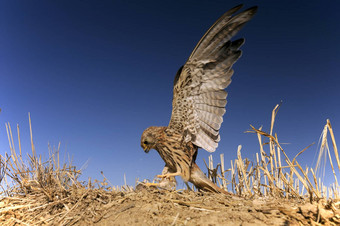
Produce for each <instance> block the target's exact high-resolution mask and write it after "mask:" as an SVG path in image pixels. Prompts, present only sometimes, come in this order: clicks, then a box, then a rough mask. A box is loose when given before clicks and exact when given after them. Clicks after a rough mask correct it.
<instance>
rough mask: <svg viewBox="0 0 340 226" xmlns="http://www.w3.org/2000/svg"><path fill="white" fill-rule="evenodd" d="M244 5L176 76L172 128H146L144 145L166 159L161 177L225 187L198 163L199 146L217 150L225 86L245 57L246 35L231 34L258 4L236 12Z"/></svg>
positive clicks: (218, 24) (219, 23) (214, 28)
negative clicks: (216, 181)
mask: <svg viewBox="0 0 340 226" xmlns="http://www.w3.org/2000/svg"><path fill="white" fill-rule="evenodd" d="M241 7H242V5H239V6H236V7H234V8H232V9H230V10H229V11H227V12H226V13H224V14H223V15H222V16H221V17H220V18H219V19H218V20H217V21H216V22H215V23H214V24H213V25H212V26H211V27H210V28H209V29H208V31H207V32H206V33H205V34H204V36H203V37H202V38H201V40H200V41H199V42H198V44H197V45H196V47H195V48H194V50H193V51H192V53H191V55H190V57H189V58H188V60H187V61H186V63H185V64H184V65H183V66H182V67H181V68H180V69H179V70H178V72H177V74H176V76H175V79H174V88H173V100H172V113H171V119H170V123H169V125H168V126H167V127H154V126H152V127H149V128H147V129H146V130H144V132H143V134H142V138H141V146H142V148H143V149H144V151H145V152H146V153H148V152H149V151H150V150H151V149H155V150H156V151H157V152H158V153H159V154H160V156H161V157H162V159H163V160H164V162H165V167H164V170H163V174H162V175H158V177H160V178H172V177H175V176H181V177H182V179H183V180H184V182H186V183H187V182H191V183H193V184H194V185H195V186H196V187H197V188H198V189H202V190H206V191H211V192H225V191H224V190H223V189H221V188H219V187H217V186H216V185H215V184H214V183H213V182H212V181H210V180H209V179H208V178H207V177H206V176H205V175H204V173H203V172H202V171H201V170H200V168H199V167H198V166H197V165H196V163H195V160H196V157H197V150H198V148H203V149H205V150H207V151H208V152H214V151H215V149H216V148H217V146H218V142H219V141H220V134H219V130H220V128H221V124H222V121H223V115H224V113H225V106H226V104H227V100H226V97H227V92H226V91H225V89H226V88H227V86H228V85H229V84H230V82H231V76H232V75H233V73H234V71H233V69H232V66H233V64H234V63H235V62H236V61H237V60H238V59H239V58H240V56H241V50H240V49H239V48H240V47H241V46H242V44H243V43H244V39H243V38H242V39H238V40H235V41H231V40H230V39H231V38H232V37H233V36H234V35H235V34H236V33H237V32H238V31H239V30H240V29H241V28H242V27H243V26H244V25H245V24H246V23H247V22H248V21H249V20H250V19H251V18H252V17H253V16H254V15H255V13H256V11H257V7H252V8H249V9H247V10H245V11H243V12H241V13H238V14H236V15H233V14H235V13H236V12H237V11H239V10H240V9H241Z"/></svg>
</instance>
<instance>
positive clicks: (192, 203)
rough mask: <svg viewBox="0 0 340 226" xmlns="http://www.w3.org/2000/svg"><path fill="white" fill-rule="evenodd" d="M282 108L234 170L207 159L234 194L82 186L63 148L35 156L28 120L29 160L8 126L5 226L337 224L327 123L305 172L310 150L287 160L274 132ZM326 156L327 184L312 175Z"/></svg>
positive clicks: (339, 214) (1, 172)
mask: <svg viewBox="0 0 340 226" xmlns="http://www.w3.org/2000/svg"><path fill="white" fill-rule="evenodd" d="M278 109H279V105H277V106H276V107H275V108H274V110H273V112H272V118H271V127H270V131H269V132H264V131H262V128H258V129H256V128H254V127H253V126H251V130H250V131H248V132H250V133H254V134H255V135H256V136H257V138H258V141H259V147H260V153H258V154H256V159H254V160H253V161H250V160H249V159H243V158H242V155H241V146H239V148H238V151H237V159H235V160H234V161H231V163H230V167H229V168H228V166H227V164H226V163H225V161H224V156H223V154H221V155H220V163H219V164H217V165H216V166H215V167H214V164H213V158H212V156H211V157H209V161H208V164H206V165H207V169H208V176H209V177H210V179H211V180H213V181H214V182H215V183H216V184H217V185H219V186H220V187H222V188H224V189H225V190H228V191H229V192H231V193H233V194H232V195H229V196H226V195H223V194H212V193H206V192H198V191H189V190H183V189H181V190H165V189H161V188H154V187H146V186H144V183H143V182H138V185H137V186H136V187H135V188H133V187H131V186H127V185H125V186H122V187H115V186H109V185H108V183H107V180H106V178H105V176H104V179H103V181H101V182H99V181H93V182H92V181H91V180H89V181H79V176H80V174H81V172H80V170H78V169H77V168H76V167H75V166H73V164H72V162H71V161H69V162H68V163H63V164H61V163H60V162H61V160H60V156H59V148H60V145H59V147H58V148H56V149H55V150H54V149H53V148H51V147H49V158H48V159H47V160H43V159H42V157H41V156H40V155H37V154H36V152H35V147H34V143H33V135H32V127H31V121H30V119H29V123H30V136H31V149H32V151H31V153H30V154H26V155H23V153H22V150H21V143H20V131H19V126H17V133H16V134H14V133H13V132H12V128H11V126H10V124H9V123H6V130H7V135H8V141H9V147H10V151H11V153H8V154H5V155H4V156H1V161H0V180H1V188H2V191H1V194H0V195H1V196H0V224H2V225H84V224H85V225H92V224H98V225H142V224H143V225H261V224H262V225H263V224H267V225H269V224H270V225H309V224H311V225H319V224H325V225H339V224H340V210H339V209H340V199H339V194H340V193H339V186H338V182H337V176H336V175H337V173H338V172H339V171H340V161H339V154H338V150H337V146H336V142H335V138H334V132H333V129H332V127H331V123H330V121H329V120H327V123H326V125H325V127H324V130H323V131H322V139H321V145H320V152H319V159H318V162H317V167H316V168H315V169H313V168H310V167H306V168H303V167H301V165H300V164H299V162H298V158H299V156H300V155H303V152H304V151H305V150H306V149H308V147H306V148H305V149H304V150H302V151H300V152H298V151H297V154H296V156H295V157H294V158H293V159H289V158H288V156H287V155H286V153H285V151H284V149H283V148H282V147H281V145H280V142H279V140H278V137H277V135H276V134H275V133H274V122H275V116H276V114H277V111H278ZM14 136H17V138H16V137H14ZM329 138H330V142H328V140H327V139H329ZM16 139H17V140H18V147H17V149H16V147H15V145H14V144H15V142H14V140H16ZM328 143H331V146H329V145H328ZM325 155H326V156H328V157H329V162H330V164H331V168H332V170H333V172H332V173H333V175H334V184H333V185H332V186H330V187H327V186H324V185H323V183H322V181H323V180H322V178H318V177H317V176H316V172H315V171H316V170H318V169H319V168H320V162H321V161H322V159H321V158H322V156H325ZM25 156H26V157H25ZM331 156H335V160H333V159H332V157H331ZM338 170H339V171H338Z"/></svg>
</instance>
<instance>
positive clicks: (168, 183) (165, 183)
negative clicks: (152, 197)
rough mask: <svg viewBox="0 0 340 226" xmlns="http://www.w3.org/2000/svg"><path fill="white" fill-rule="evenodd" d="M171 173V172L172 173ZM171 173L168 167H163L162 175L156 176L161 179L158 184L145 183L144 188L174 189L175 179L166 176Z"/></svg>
mask: <svg viewBox="0 0 340 226" xmlns="http://www.w3.org/2000/svg"><path fill="white" fill-rule="evenodd" d="M172 172H173V171H172ZM169 174H172V173H171V170H170V169H169V167H167V166H165V167H164V169H163V170H162V175H157V177H158V178H162V179H161V180H160V182H159V183H145V185H146V186H149V187H150V186H155V187H162V188H166V187H169V188H174V187H176V184H177V182H176V179H175V177H173V176H168V175H169Z"/></svg>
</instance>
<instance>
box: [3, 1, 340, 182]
mask: <svg viewBox="0 0 340 226" xmlns="http://www.w3.org/2000/svg"><path fill="white" fill-rule="evenodd" d="M239 3H241V2H240V1H234V0H232V1H230V0H229V1H143V2H141V1H135V2H133V1H34V0H32V1H16V0H3V1H1V2H0V108H1V109H2V111H1V113H0V154H2V155H3V154H4V153H5V152H9V147H8V141H7V135H6V130H5V122H10V123H11V125H12V127H15V126H16V124H17V123H19V125H20V126H21V137H22V142H23V148H24V151H25V152H28V151H30V146H29V128H28V116H27V113H28V112H30V113H31V117H32V125H33V135H34V141H35V145H36V149H37V151H38V152H39V153H41V154H43V155H44V156H45V157H48V152H47V144H48V142H50V143H51V145H52V146H53V145H55V146H57V145H58V142H59V141H60V142H61V151H62V153H64V152H65V151H66V152H67V153H69V154H70V155H71V156H73V157H74V163H75V164H76V165H77V166H79V167H81V166H82V165H83V164H84V163H85V162H86V161H87V160H89V165H88V167H87V168H86V169H85V171H84V172H83V173H84V178H85V179H86V178H87V177H92V178H98V179H100V178H101V175H100V171H104V174H105V175H106V177H107V178H108V179H109V180H110V181H111V183H112V184H114V185H122V184H123V183H124V182H123V174H124V173H126V177H127V182H128V184H131V185H134V182H135V179H136V178H140V179H144V178H148V179H152V178H153V176H154V175H156V174H158V173H160V172H161V170H162V168H163V166H164V163H163V161H162V160H161V158H160V157H159V155H158V154H157V153H156V152H155V151H151V152H150V153H149V154H145V153H144V152H143V150H142V148H141V147H140V136H141V133H142V132H143V130H144V129H145V128H147V127H148V126H151V125H159V126H162V125H167V124H168V122H169V119H170V112H171V99H172V84H173V78H174V75H175V73H176V72H177V69H178V68H179V67H180V66H181V65H182V64H184V63H185V61H186V59H187V57H188V56H189V54H190V53H191V51H192V49H193V48H194V46H195V45H196V43H197V41H198V40H199V39H200V38H201V36H202V35H203V34H204V32H205V31H206V30H207V29H208V28H209V27H210V25H211V24H212V23H213V22H214V21H215V20H216V19H217V18H218V17H219V16H221V15H222V14H223V13H224V12H225V11H226V10H228V9H230V8H231V7H233V6H235V5H238V4H239ZM243 3H244V4H245V7H246V8H247V7H251V6H253V5H258V6H259V10H258V13H257V15H256V16H255V17H254V19H253V20H252V21H251V22H249V23H248V24H247V25H246V26H245V27H244V28H243V30H242V31H241V32H240V33H239V34H238V36H237V37H245V38H246V43H245V45H244V46H243V47H242V49H243V56H242V58H241V59H240V60H239V61H238V62H237V63H236V64H235V66H234V70H235V74H234V76H233V82H232V83H231V85H230V86H229V87H228V89H227V91H228V93H229V95H228V104H227V113H226V114H225V116H224V123H223V124H222V128H221V142H220V144H219V148H218V149H217V151H216V152H215V154H214V159H215V161H217V159H219V154H220V153H225V156H226V160H227V165H228V167H229V162H230V159H235V158H236V150H237V146H238V145H239V144H241V145H243V149H242V153H243V156H244V157H248V158H250V159H253V158H254V156H255V153H256V152H258V151H259V147H258V143H257V138H256V136H255V135H253V134H246V133H244V131H246V130H248V129H249V128H250V126H249V124H252V125H254V126H255V127H259V126H261V125H263V126H264V130H266V131H268V130H269V126H270V115H271V110H272V109H273V107H274V106H275V105H276V104H277V103H279V102H280V101H281V100H282V101H283V104H282V107H281V109H280V111H279V114H278V116H277V121H276V127H275V128H276V132H277V133H278V136H279V140H280V141H281V142H284V143H290V144H287V145H284V146H283V147H284V148H285V150H286V152H287V153H288V154H289V156H290V157H291V158H293V157H294V156H295V154H296V153H298V152H299V151H300V150H302V149H303V148H305V147H306V146H308V145H309V144H311V143H312V142H316V143H317V142H318V139H319V136H320V133H321V131H322V129H323V126H324V124H325V123H326V119H327V118H329V119H330V120H331V123H332V125H333V128H334V132H335V135H336V140H337V141H338V143H340V105H339V99H340V92H339V89H340V77H339V71H340V70H339V59H340V45H339V39H340V29H339V28H340V26H339V21H340V14H339V11H340V3H339V2H338V1H335V0H334V1H313V0H311V1H307V0H306V1H296V0H294V1H272V0H262V1H243ZM315 151H316V145H315V146H313V147H312V148H310V149H309V150H308V151H306V152H305V153H304V154H303V155H302V156H300V157H299V158H298V160H299V161H300V162H301V164H302V165H306V164H308V165H309V166H311V165H312V163H313V158H314V155H315ZM207 156H208V154H207V152H206V151H204V150H200V152H199V155H198V159H197V162H198V164H199V165H200V166H201V167H202V168H203V166H204V164H203V158H205V159H207ZM314 163H315V161H314Z"/></svg>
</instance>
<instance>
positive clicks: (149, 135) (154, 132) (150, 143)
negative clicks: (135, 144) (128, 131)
mask: <svg viewBox="0 0 340 226" xmlns="http://www.w3.org/2000/svg"><path fill="white" fill-rule="evenodd" d="M162 131H164V127H155V126H151V127H149V128H147V129H146V130H144V132H143V134H142V138H141V141H140V145H141V146H142V148H143V150H144V151H145V153H148V152H149V151H150V150H151V149H155V147H156V144H157V141H158V137H159V136H160V135H161V133H162Z"/></svg>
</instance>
